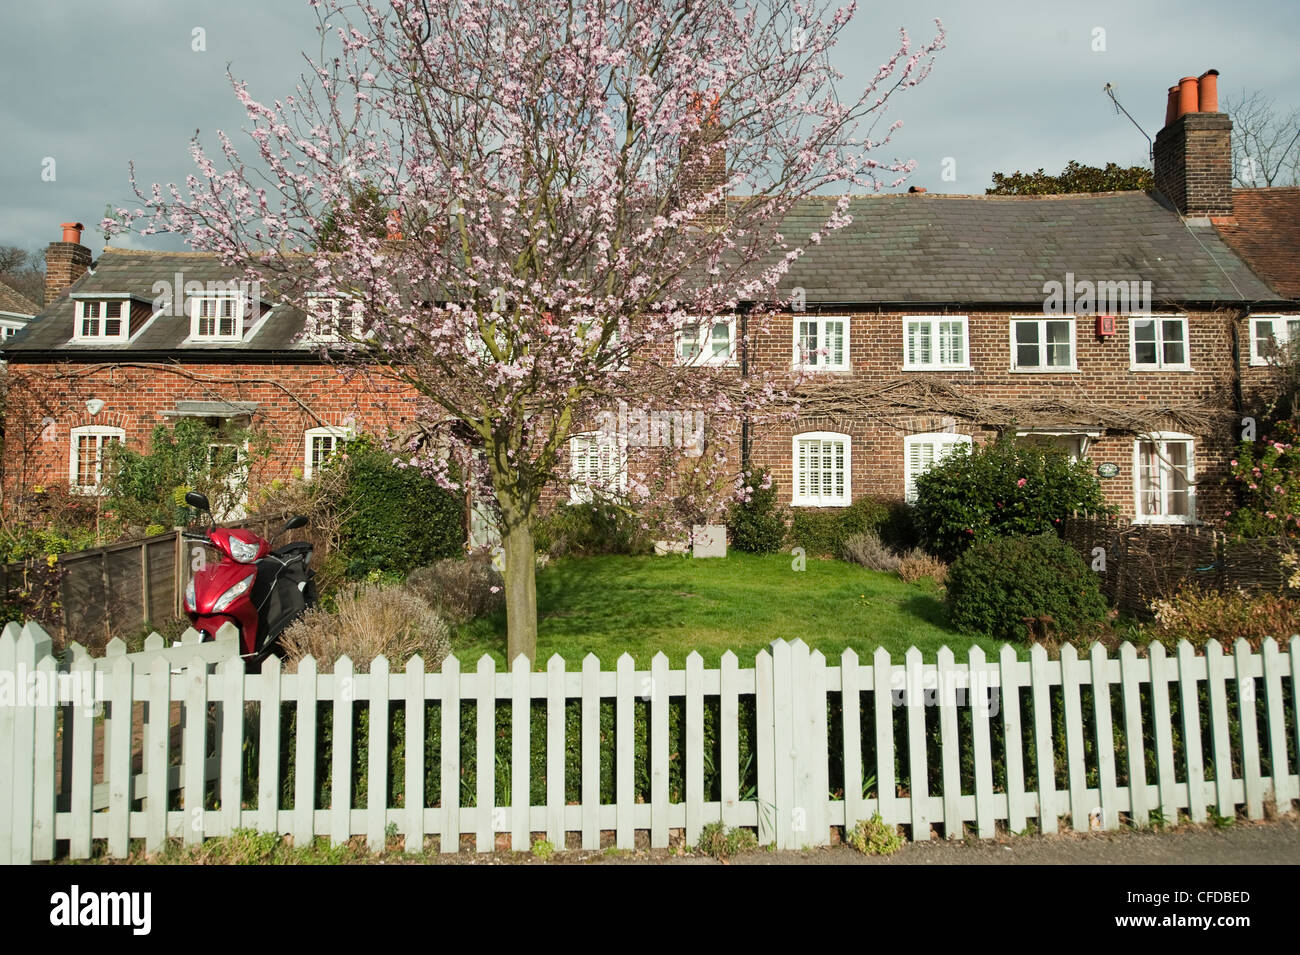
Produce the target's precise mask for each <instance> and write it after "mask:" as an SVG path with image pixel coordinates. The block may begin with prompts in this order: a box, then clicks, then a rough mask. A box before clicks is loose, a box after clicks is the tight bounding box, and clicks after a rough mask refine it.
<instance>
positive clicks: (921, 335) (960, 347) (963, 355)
mask: <svg viewBox="0 0 1300 955" xmlns="http://www.w3.org/2000/svg"><path fill="white" fill-rule="evenodd" d="M903 367H904V368H905V369H913V370H916V371H939V370H945V369H958V370H962V369H969V368H970V347H969V342H968V341H967V321H966V316H965V315H917V316H907V317H905V318H904V319H903Z"/></svg>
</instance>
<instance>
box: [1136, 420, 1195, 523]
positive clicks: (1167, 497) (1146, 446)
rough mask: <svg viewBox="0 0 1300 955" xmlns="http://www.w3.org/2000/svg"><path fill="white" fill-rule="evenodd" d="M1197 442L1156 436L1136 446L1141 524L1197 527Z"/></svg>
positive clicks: (1166, 434)
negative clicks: (1191, 525)
mask: <svg viewBox="0 0 1300 955" xmlns="http://www.w3.org/2000/svg"><path fill="white" fill-rule="evenodd" d="M1195 480H1196V439H1195V438H1193V437H1192V436H1191V435H1190V434H1179V433H1177V432H1156V433H1154V434H1147V435H1143V436H1142V437H1140V438H1138V439H1137V440H1136V441H1134V442H1133V494H1134V498H1135V503H1136V506H1135V508H1134V512H1135V514H1136V515H1137V517H1136V522H1137V523H1141V524H1194V523H1196V485H1195V484H1194V483H1193V482H1194V481H1195Z"/></svg>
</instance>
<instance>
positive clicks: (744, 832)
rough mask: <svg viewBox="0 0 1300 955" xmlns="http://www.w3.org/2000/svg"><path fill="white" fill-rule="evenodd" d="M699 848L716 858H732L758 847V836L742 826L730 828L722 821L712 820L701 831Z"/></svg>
mask: <svg viewBox="0 0 1300 955" xmlns="http://www.w3.org/2000/svg"><path fill="white" fill-rule="evenodd" d="M697 848H698V849H699V850H700V851H701V852H703V853H705V854H707V855H711V856H713V858H715V859H730V858H731V857H732V856H734V855H736V854H737V853H740V852H752V851H753V850H754V849H757V848H758V837H757V836H755V835H754V833H753V832H751V831H750V830H749V829H744V828H742V827H740V826H736V827H734V828H731V829H728V828H727V827H726V826H724V825H723V824H722V823H720V822H711V823H709V824H708V825H707V826H705V827H704V828H703V829H702V830H701V831H700V841H699V844H698V846H697Z"/></svg>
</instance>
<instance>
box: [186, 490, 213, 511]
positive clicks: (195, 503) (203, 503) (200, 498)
mask: <svg viewBox="0 0 1300 955" xmlns="http://www.w3.org/2000/svg"><path fill="white" fill-rule="evenodd" d="M185 503H186V504H188V505H189V506H190V507H193V508H196V509H198V510H200V511H210V510H212V505H211V504H209V503H208V497H207V495H206V494H200V493H199V492H198V491H190V492H188V493H187V494H186V495H185Z"/></svg>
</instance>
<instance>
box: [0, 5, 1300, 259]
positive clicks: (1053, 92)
mask: <svg viewBox="0 0 1300 955" xmlns="http://www.w3.org/2000/svg"><path fill="white" fill-rule="evenodd" d="M934 17H939V18H941V19H942V20H943V22H944V26H945V27H946V29H947V31H948V46H947V49H946V50H944V51H943V52H941V53H940V55H939V58H938V61H937V63H936V65H935V69H934V72H933V73H932V74H931V76H930V78H929V79H928V80H926V81H925V83H923V84H922V85H921V86H919V87H917V88H916V89H914V90H912V91H910V92H908V93H907V94H906V95H905V96H903V97H901V98H899V99H898V100H897V102H896V103H895V105H894V106H893V108H892V113H891V116H892V118H894V119H901V120H903V122H904V127H903V129H901V130H899V131H898V133H896V134H895V140H894V143H893V146H894V150H893V151H892V152H891V157H892V156H893V155H897V156H898V157H899V158H910V159H915V160H916V161H917V163H918V166H917V171H916V172H915V174H914V175H913V177H912V180H911V182H912V183H914V184H916V185H919V186H925V187H926V188H928V189H929V190H930V191H931V192H953V193H976V194H978V193H982V192H983V191H984V189H985V188H986V187H987V186H988V185H989V184H990V178H991V175H992V173H993V172H994V171H995V170H999V171H1004V172H1010V171H1013V170H1016V169H1021V170H1026V171H1031V170H1034V169H1037V168H1039V167H1040V166H1041V167H1043V168H1045V169H1046V170H1047V171H1049V172H1058V171H1060V169H1061V167H1062V166H1064V165H1065V164H1066V162H1067V161H1069V160H1071V159H1077V160H1079V161H1080V162H1084V163H1088V164H1091V165H1104V164H1105V163H1106V162H1109V161H1114V162H1118V163H1120V164H1121V165H1126V166H1127V165H1134V164H1139V163H1145V162H1146V161H1147V142H1146V140H1145V139H1144V138H1143V137H1142V135H1141V133H1139V132H1138V130H1137V129H1135V128H1134V127H1133V126H1132V124H1131V123H1129V121H1128V120H1127V119H1125V118H1124V117H1123V116H1117V115H1116V113H1115V109H1114V107H1113V106H1112V105H1111V102H1110V100H1109V98H1108V97H1107V96H1106V95H1105V94H1104V93H1103V92H1102V87H1103V86H1104V85H1105V84H1106V83H1107V82H1109V83H1113V84H1114V86H1115V89H1116V92H1117V95H1118V97H1119V99H1120V102H1122V103H1123V104H1124V106H1125V107H1126V108H1127V109H1128V110H1129V112H1130V113H1132V114H1133V116H1134V117H1135V118H1136V119H1137V121H1138V122H1139V123H1140V124H1141V125H1142V127H1143V128H1144V129H1145V130H1146V132H1147V133H1148V134H1149V135H1151V136H1153V137H1154V136H1155V133H1156V131H1157V130H1158V129H1159V128H1160V126H1161V125H1162V124H1163V122H1164V110H1165V98H1166V90H1167V89H1168V87H1169V86H1171V85H1173V84H1175V83H1176V82H1177V81H1178V79H1179V77H1182V76H1187V75H1197V74H1200V73H1202V72H1204V71H1205V70H1207V69H1210V68H1212V67H1213V68H1215V69H1218V70H1219V71H1220V73H1221V74H1222V75H1221V76H1220V80H1219V83H1220V86H1219V89H1220V96H1221V97H1223V96H1225V95H1233V94H1236V93H1238V92H1240V91H1242V90H1244V89H1249V90H1260V91H1263V92H1264V93H1265V94H1266V95H1269V96H1272V97H1274V98H1275V99H1276V101H1277V103H1278V104H1279V105H1280V106H1285V107H1287V108H1288V110H1289V108H1290V107H1292V106H1300V67H1298V66H1297V58H1296V56H1295V50H1294V44H1295V37H1296V35H1297V33H1300V4H1296V3H1295V0H1237V2H1235V3H1231V4H1225V3H1222V2H1212V0H1136V2H1135V0H1119V2H1112V0H1092V2H1090V3H1086V4H1085V3H1078V2H1058V0H1038V2H1035V0H1023V2H1011V0H909V2H908V3H906V4H899V3H889V4H882V3H876V2H873V0H861V4H860V12H859V15H858V17H857V19H856V21H855V22H854V23H853V25H852V26H851V28H850V30H849V32H848V34H847V35H846V37H845V40H844V42H843V44H842V46H841V48H840V55H839V58H838V62H837V65H838V66H839V67H840V68H841V69H842V70H843V71H844V72H845V74H846V76H845V80H844V85H845V87H846V88H849V89H852V88H854V87H855V86H856V87H858V88H860V87H861V86H862V85H863V84H864V83H865V82H866V80H867V79H868V78H869V77H870V75H871V74H872V73H874V72H875V69H876V67H877V66H878V65H879V64H880V63H881V62H882V61H883V60H884V59H885V58H886V57H888V55H889V54H890V53H892V52H893V50H894V48H895V46H896V42H897V30H898V28H899V27H907V28H908V30H909V31H910V32H911V33H912V35H913V37H914V39H916V40H918V41H920V40H924V39H928V38H929V37H930V35H931V34H932V32H933V24H932V22H931V21H932V19H933V18H934ZM314 24H315V17H314V14H313V13H312V12H311V11H310V10H309V9H308V8H307V5H306V2H305V0H206V2H205V0H39V2H31V0H4V3H3V5H2V6H0V63H3V64H4V70H5V75H6V77H7V79H8V82H7V84H6V86H7V90H6V92H7V95H6V97H5V103H4V105H3V107H0V110H2V115H3V117H4V122H3V129H4V132H5V136H4V140H5V146H4V149H3V150H2V151H0V197H3V203H2V204H0V244H4V245H19V246H22V247H25V248H35V247H38V246H43V245H45V244H46V243H47V242H49V241H51V240H52V239H57V238H58V224H59V223H60V222H64V221H69V220H79V221H81V222H84V223H86V224H87V225H93V224H95V223H97V222H98V221H99V220H100V219H101V218H102V216H103V213H104V208H105V205H106V204H109V203H112V204H114V205H125V204H127V203H130V202H131V201H132V194H131V191H130V184H129V179H128V163H129V162H130V161H132V160H134V161H135V163H136V168H137V172H138V177H139V179H140V180H141V182H143V183H145V184H148V183H152V182H155V181H160V182H172V181H181V180H183V178H184V177H185V176H186V175H187V174H189V173H190V172H192V171H193V166H192V164H191V162H190V159H189V156H188V154H187V152H186V144H187V142H188V140H189V137H190V136H191V135H193V133H194V131H195V130H196V129H197V130H201V131H202V135H203V139H204V141H205V142H207V143H211V142H213V141H214V140H213V133H214V132H215V130H217V129H225V130H227V131H231V132H233V133H236V136H235V139H236V142H237V144H241V145H243V144H246V143H247V140H246V139H244V138H243V137H242V134H238V132H237V131H238V130H239V129H240V128H241V126H242V125H243V115H242V112H241V110H240V109H239V106H238V104H237V103H236V101H235V99H234V96H233V94H232V93H231V90H230V87H229V85H228V83H227V80H226V76H225V73H226V68H227V65H229V67H230V69H231V70H232V71H233V72H234V73H235V74H236V75H237V76H239V77H240V78H242V79H245V80H247V81H248V83H249V87H250V91H251V92H252V94H253V96H254V97H255V98H259V99H274V98H275V97H277V96H281V95H283V94H285V93H287V92H290V91H291V90H292V87H293V85H294V82H295V80H296V77H297V75H298V73H299V72H300V70H301V68H302V58H301V55H300V51H302V50H304V49H310V48H311V46H312V44H313V42H314V41H315V40H316V34H315V32H314V29H313V28H314ZM196 28H202V30H203V35H204V39H205V41H206V49H205V50H202V51H195V50H194V49H193V48H192V47H193V46H194V43H193V41H192V38H193V36H194V31H195V29H196ZM1098 48H1100V49H1098ZM51 158H52V159H53V160H54V163H53V171H54V178H53V181H47V179H46V178H44V177H43V176H42V170H48V169H49V168H50V164H49V162H48V160H49V159H51ZM949 160H950V161H949ZM945 161H949V162H947V164H946V166H945ZM945 168H949V169H951V170H953V171H954V172H955V178H954V179H952V180H951V181H947V180H945V179H944V178H943V170H944V169H945ZM83 241H85V242H86V244H87V245H89V246H90V247H91V249H92V251H93V252H95V253H96V254H98V252H99V250H100V249H101V248H102V246H103V239H102V236H100V235H99V234H98V233H97V232H95V231H94V230H93V229H88V230H87V234H86V237H85V238H84V239H83ZM137 241H138V240H137ZM154 244H155V245H158V244H161V243H159V242H158V240H154Z"/></svg>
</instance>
